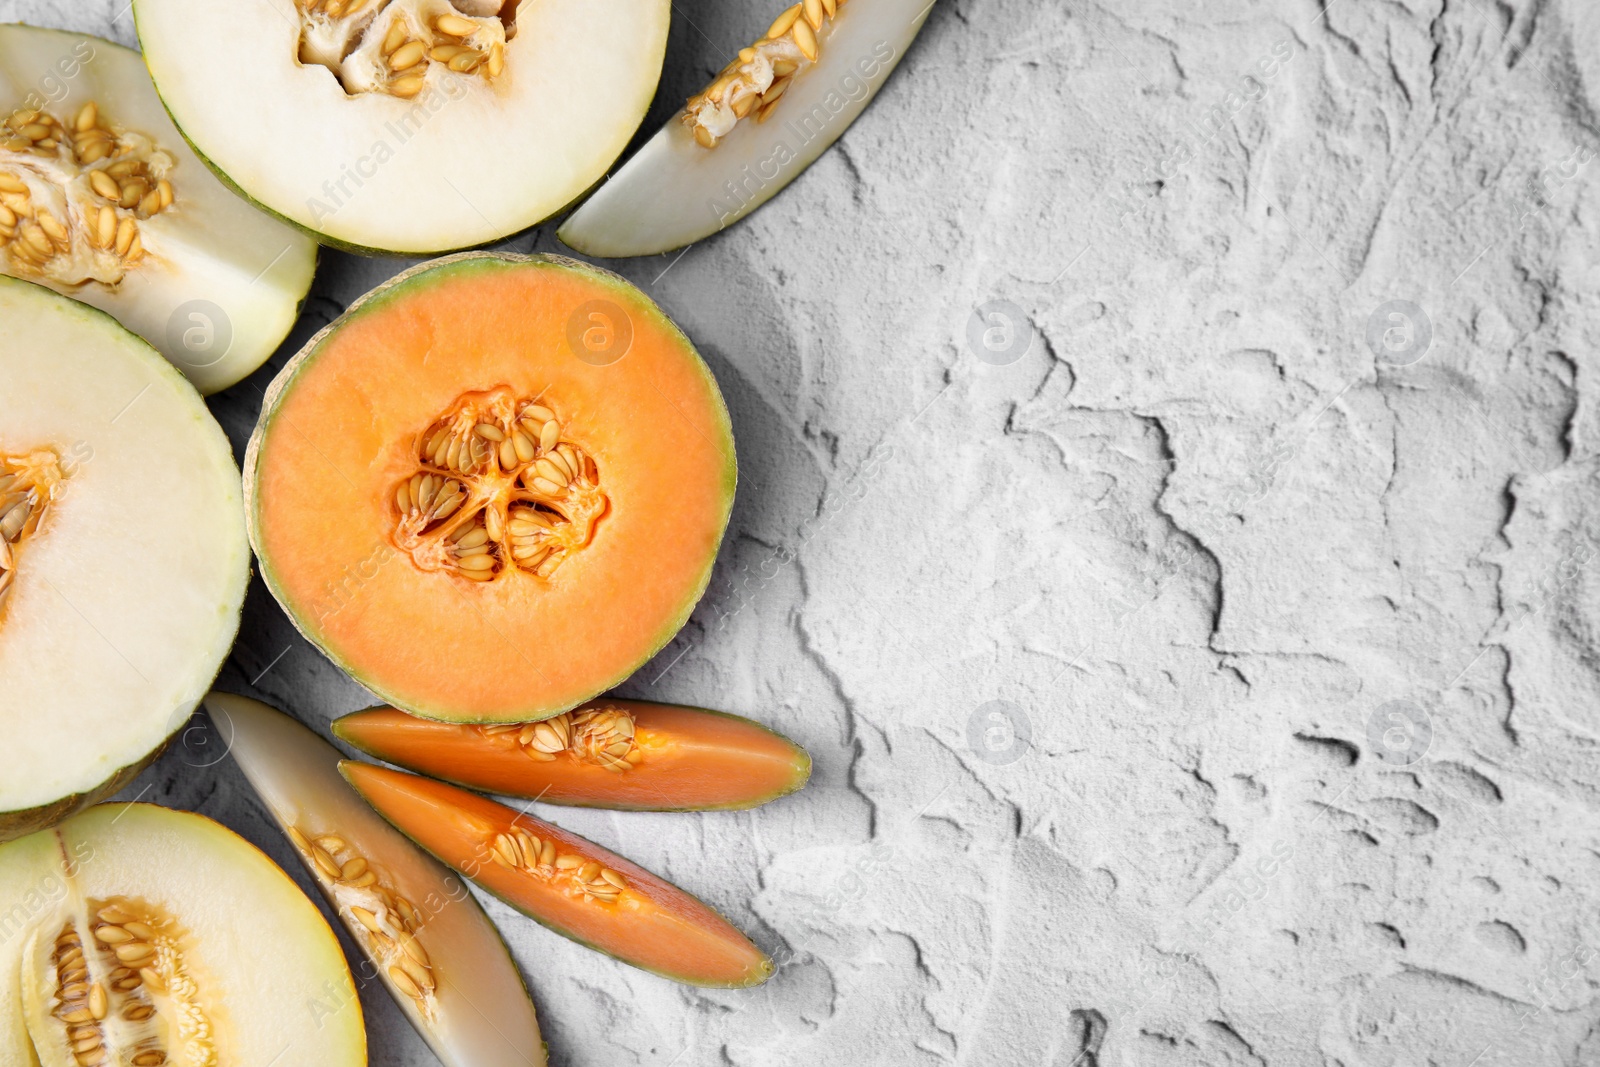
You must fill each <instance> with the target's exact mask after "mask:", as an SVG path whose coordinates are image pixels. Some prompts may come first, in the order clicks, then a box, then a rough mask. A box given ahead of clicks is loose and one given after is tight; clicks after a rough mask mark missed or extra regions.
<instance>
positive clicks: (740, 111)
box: [683, 0, 844, 148]
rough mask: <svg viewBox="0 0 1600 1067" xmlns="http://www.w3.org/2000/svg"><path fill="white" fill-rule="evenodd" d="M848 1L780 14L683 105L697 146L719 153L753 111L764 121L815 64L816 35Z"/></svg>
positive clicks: (829, 0) (825, 1)
mask: <svg viewBox="0 0 1600 1067" xmlns="http://www.w3.org/2000/svg"><path fill="white" fill-rule="evenodd" d="M843 5H844V0H804V3H799V4H795V5H794V6H793V7H791V8H789V9H788V10H786V11H784V13H783V14H781V15H779V16H778V17H777V19H776V21H774V22H773V23H772V25H771V26H770V27H769V28H768V29H767V32H766V36H764V37H762V38H761V39H760V40H759V41H757V42H756V43H755V44H753V45H750V46H749V47H748V48H742V49H740V50H739V55H738V56H737V57H736V58H735V59H734V61H733V62H732V63H729V64H728V65H727V66H726V67H724V68H723V70H722V73H720V74H718V75H717V78H716V80H715V81H713V82H712V83H711V84H710V85H708V86H707V87H706V88H705V90H704V91H702V92H700V93H698V94H697V95H695V96H692V97H690V98H689V102H688V103H687V104H685V105H684V109H683V123H684V125H686V126H688V127H689V128H690V129H691V130H692V131H693V133H694V139H695V141H696V142H697V143H698V144H700V145H701V146H702V147H705V148H715V147H716V146H717V144H718V143H719V142H720V141H721V140H722V138H724V137H726V136H727V135H728V133H729V131H731V130H732V129H733V128H734V127H735V126H736V125H738V123H739V121H740V120H741V119H744V118H746V117H747V116H749V115H750V113H751V112H754V113H755V116H756V121H757V122H766V121H767V119H768V117H770V116H771V114H772V111H773V109H774V108H775V107H777V106H778V101H779V99H781V98H782V96H783V94H784V93H785V92H786V91H787V90H788V88H789V83H790V82H791V81H792V80H793V79H794V77H795V75H796V74H798V73H800V71H802V70H804V69H805V68H806V67H807V66H809V65H810V64H813V63H815V62H816V61H817V55H818V51H819V49H820V47H821V46H820V45H819V44H818V41H817V34H818V33H820V32H821V31H822V28H823V25H824V24H825V23H828V22H830V20H832V19H833V18H834V17H835V16H836V15H837V14H838V11H839V8H840V7H842V6H843Z"/></svg>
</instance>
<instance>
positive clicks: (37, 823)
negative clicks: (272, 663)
mask: <svg viewBox="0 0 1600 1067" xmlns="http://www.w3.org/2000/svg"><path fill="white" fill-rule="evenodd" d="M8 285H25V286H28V287H29V288H31V289H38V290H39V291H40V292H44V293H48V294H50V296H51V297H52V298H54V299H55V300H57V301H58V302H59V303H60V304H61V307H62V312H63V313H76V314H80V315H82V316H83V317H84V318H86V319H95V318H101V319H105V320H106V321H107V322H108V323H110V324H111V325H112V326H113V327H115V328H116V329H117V330H118V331H120V332H121V333H123V334H125V335H127V337H129V338H131V339H132V340H133V341H134V342H136V344H135V345H134V349H135V351H138V352H139V354H140V356H141V357H147V358H148V360H149V362H150V363H151V364H152V365H154V366H156V367H157V368H158V372H159V373H164V374H168V375H170V376H171V377H172V378H173V379H174V380H176V381H180V382H182V383H183V384H184V386H185V387H186V388H188V389H191V390H194V392H195V395H196V397H200V393H199V391H198V390H195V388H194V383H192V382H190V381H189V379H188V378H186V377H184V375H183V372H182V371H180V370H179V369H178V368H177V367H176V366H174V365H173V364H172V363H171V362H169V361H168V360H167V358H166V357H165V356H163V355H162V354H161V353H160V352H158V351H156V348H155V346H154V345H152V344H151V343H150V342H149V341H146V340H145V339H144V338H143V337H140V336H139V335H138V334H136V333H134V332H133V331H132V330H130V329H128V328H127V327H126V326H124V325H122V323H120V322H118V321H117V320H116V317H115V316H113V315H111V314H109V313H107V312H104V311H101V310H100V309H99V308H97V307H90V306H89V305H88V304H85V303H82V302H80V301H77V300H74V299H72V298H71V297H69V296H62V295H61V294H60V293H58V292H56V291H55V290H54V289H51V288H50V287H49V286H46V285H40V284H38V283H37V282H30V281H28V280H26V279H24V278H15V277H12V276H11V275H9V274H0V287H4V286H8ZM200 402H201V404H202V406H204V404H205V400H204V398H203V397H200ZM213 425H215V420H213ZM216 432H217V433H218V434H219V435H220V434H222V427H221V426H216ZM223 444H224V446H225V447H226V448H227V451H228V454H229V455H230V456H232V454H233V446H232V444H230V443H229V442H228V440H227V437H226V436H225V435H224V436H223ZM245 499H246V501H248V499H249V497H248V495H246V498H245ZM249 567H250V561H249V559H248V558H247V559H246V560H245V571H246V577H245V583H246V587H247V588H248V585H249ZM243 618H244V599H243V598H242V597H241V598H240V601H239V607H238V609H237V610H235V611H234V613H233V631H234V633H235V634H236V635H237V634H238V632H239V625H240V623H241V621H242V620H243ZM226 663H227V657H226V656H224V657H223V659H222V662H220V663H218V664H217V675H216V676H220V675H221V673H222V668H223V666H224V665H225V664H226ZM216 676H213V678H212V681H213V682H214V681H215V680H216ZM206 688H207V689H208V690H209V689H210V686H209V685H208V686H207V687H206ZM195 706H196V707H198V706H199V701H198V700H197V701H196V702H195ZM190 714H193V709H191V711H190ZM187 723H188V718H187V716H186V717H185V718H184V719H183V720H182V721H180V722H179V723H178V724H177V725H176V726H174V727H173V728H172V731H171V732H170V733H168V734H167V736H166V737H164V738H162V739H161V741H160V743H159V744H157V745H156V746H155V747H154V748H153V749H151V750H150V752H149V754H148V755H146V756H145V757H144V758H143V759H140V760H138V761H136V762H134V763H130V764H128V765H127V766H126V767H122V768H119V769H118V770H116V771H115V772H113V773H112V775H111V776H110V777H109V778H107V779H106V780H105V781H103V782H101V783H100V784H99V785H97V786H94V787H92V788H90V789H86V790H84V791H83V792H81V793H73V794H71V795H69V796H65V797H62V798H61V799H59V800H56V801H53V802H51V803H49V804H41V805H39V806H37V807H33V808H20V809H18V810H15V811H0V844H4V843H5V842H7V841H14V840H16V839H17V838H19V837H26V836H28V835H29V834H32V833H37V832H38V831H40V830H48V829H50V828H51V827H52V826H56V825H57V824H59V823H61V822H62V821H63V820H65V819H68V818H70V817H72V816H73V815H76V814H78V813H79V812H81V811H84V810H87V809H88V808H91V807H93V806H94V805H96V804H99V803H100V802H101V801H104V800H106V799H108V798H110V797H112V796H115V795H116V794H117V793H118V792H119V791H120V790H122V789H123V788H124V787H126V786H127V785H128V784H129V783H130V782H132V781H133V780H134V779H135V778H137V777H139V775H140V774H141V773H142V772H143V771H144V769H145V768H146V767H148V766H150V765H151V764H152V763H154V762H155V761H156V759H157V758H159V757H160V755H161V753H162V752H164V751H165V750H166V748H167V746H168V745H169V744H171V743H172V739H173V738H174V737H176V736H178V733H179V732H180V731H181V730H182V729H183V728H184V726H185V725H186V724H187Z"/></svg>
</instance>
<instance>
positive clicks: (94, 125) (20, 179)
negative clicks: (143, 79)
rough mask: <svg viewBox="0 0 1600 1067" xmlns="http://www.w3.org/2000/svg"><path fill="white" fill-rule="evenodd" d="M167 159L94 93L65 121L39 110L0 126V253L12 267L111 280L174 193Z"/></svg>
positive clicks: (23, 111) (22, 273)
mask: <svg viewBox="0 0 1600 1067" xmlns="http://www.w3.org/2000/svg"><path fill="white" fill-rule="evenodd" d="M173 166H174V161H173V159H172V156H171V155H169V154H168V153H166V152H164V151H162V150H161V148H160V147H159V146H158V145H156V144H155V142H154V141H152V140H151V139H150V138H149V137H147V136H145V135H144V134H141V133H138V132H136V131H132V130H125V129H121V128H120V127H115V126H112V125H111V124H110V123H109V122H107V121H106V119H105V118H104V116H103V115H102V114H101V112H100V106H99V105H98V104H97V103H95V102H94V101H93V100H90V101H88V102H87V103H85V104H83V105H82V106H81V107H79V108H78V110H77V112H76V113H75V114H74V115H72V116H70V118H69V119H68V120H65V121H63V120H62V119H61V118H58V117H57V116H55V115H52V114H50V113H49V112H48V111H45V110H43V109H40V108H19V109H17V110H15V111H12V112H11V114H10V115H9V116H8V117H7V118H6V120H5V123H4V125H3V126H0V258H3V262H4V265H5V266H6V268H7V271H8V272H9V273H14V274H16V275H17V276H19V277H24V278H28V277H32V278H39V277H43V278H48V279H49V280H51V281H55V282H60V283H62V284H66V285H79V284H83V283H85V282H98V283H100V284H102V285H108V286H109V285H116V284H117V283H118V282H120V281H121V280H122V278H123V276H124V275H125V274H126V273H127V271H128V269H129V268H130V267H132V266H134V265H135V264H137V263H138V262H139V261H140V260H141V259H143V258H144V255H145V248H144V239H143V237H142V236H141V235H140V233H139V223H140V222H142V221H144V220H146V219H150V218H152V217H154V216H156V215H159V214H161V213H162V212H163V211H166V210H167V209H168V208H170V207H172V206H173V204H174V203H175V202H176V200H177V193H176V191H175V190H174V188H173V184H172V181H171V179H170V177H169V175H170V174H171V172H172V169H173Z"/></svg>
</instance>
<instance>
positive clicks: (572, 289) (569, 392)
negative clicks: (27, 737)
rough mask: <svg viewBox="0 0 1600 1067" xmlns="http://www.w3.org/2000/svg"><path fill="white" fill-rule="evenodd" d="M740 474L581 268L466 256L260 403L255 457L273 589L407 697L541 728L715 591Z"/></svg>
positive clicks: (629, 300) (710, 411) (251, 496)
mask: <svg viewBox="0 0 1600 1067" xmlns="http://www.w3.org/2000/svg"><path fill="white" fill-rule="evenodd" d="M736 480H737V469H736V466H735V460H734V450H733V437H732V432H731V427H730V423H729V419H728V412H727V408H726V407H725V406H724V404H723V401H722V394H721V393H720V392H719V391H718V389H717V384H716V381H715V380H714V379H713V378H712V376H711V372H710V371H709V370H708V369H707V367H706V365H705V363H704V362H702V361H701V359H700V357H699V355H698V354H696V352H695V350H694V348H693V346H691V345H690V343H689V341H688V339H687V338H685V337H684V335H683V334H682V332H680V331H679V330H678V328H677V327H676V326H674V325H673V324H672V322H671V321H670V320H669V319H668V318H667V317H666V316H665V315H664V314H663V313H662V312H661V310H660V309H659V308H657V307H656V306H655V304H653V303H651V301H650V300H649V298H647V297H646V296H645V295H644V294H643V293H641V292H639V290H637V289H635V288H634V287H633V286H631V285H629V284H628V283H627V282H626V281H624V280H623V279H621V278H618V277H616V276H614V275H611V274H609V273H606V272H604V271H601V270H599V269H597V268H594V267H589V266H586V265H584V264H580V263H576V262H574V261H571V260H562V259H558V258H553V257H542V256H533V257H528V256H511V255H491V254H482V253H468V254H464V255H460V256H454V257H448V258H446V259H443V260H437V261H434V262H432V263H427V264H424V265H422V266H420V267H417V268H414V269H412V270H411V271H408V272H406V273H405V274H402V275H400V276H399V277H398V278H397V279H395V280H394V281H392V282H390V283H388V284H387V285H385V286H383V287H381V288H379V289H378V290H376V291H374V292H373V293H370V294H368V295H367V296H366V297H364V298H363V299H362V300H360V301H359V302H357V304H356V305H354V306H353V307H352V308H351V309H350V310H349V311H348V312H346V313H345V314H344V315H343V316H341V317H340V318H339V319H338V320H337V321H335V322H334V323H333V324H331V325H330V326H328V327H327V328H326V329H325V330H323V331H322V332H321V333H319V334H318V335H317V336H316V337H314V338H313V339H312V340H311V342H310V343H309V344H308V345H307V346H306V348H305V349H304V350H303V351H302V352H301V353H300V354H299V355H298V356H296V357H295V359H294V360H293V361H292V362H291V363H290V364H289V365H288V366H287V367H285V368H284V370H283V371H282V373H281V374H280V375H279V376H278V378H277V380H276V381H274V383H273V385H272V388H271V389H270V390H269V392H268V394H267V398H266V402H265V404H264V407H263V410H262V414H261V421H260V423H259V425H258V426H257V428H256V432H255V435H254V437H253V438H252V440H251V443H250V448H249V451H248V452H247V454H246V456H245V486H246V494H247V500H246V512H247V519H248V522H249V526H250V531H251V539H252V541H253V543H254V545H255V548H256V553H257V555H258V556H259V558H260V560H261V572H262V575H263V577H264V578H265V579H266V583H267V586H268V588H270V589H271V590H272V592H273V594H274V595H275V596H276V597H277V598H278V601H279V602H280V603H281V604H282V605H283V606H284V608H285V609H286V610H287V611H288V613H289V615H290V616H291V618H293V619H294V621H295V624H296V625H297V626H298V627H299V628H300V630H301V631H302V632H303V633H304V634H306V636H307V637H308V638H310V640H312V641H313V642H314V643H316V644H317V645H318V647H320V648H321V649H322V650H323V652H325V653H326V654H327V655H328V656H329V657H330V658H331V659H333V660H334V661H335V662H336V663H338V664H339V665H340V666H341V667H343V668H344V669H345V670H346V671H348V672H349V673H350V674H351V675H353V676H354V677H355V678H356V679H357V680H358V681H360V682H362V683H363V684H364V685H366V686H367V687H368V688H369V689H371V690H372V691H374V692H375V693H377V694H378V695H379V696H380V697H382V698H383V699H384V700H386V701H388V702H389V703H391V704H394V705H395V706H397V707H400V708H402V709H404V710H405V711H408V712H411V713H412V714H416V715H421V716H424V717H427V718H433V719H441V720H446V721H456V722H524V721H528V720H533V719H541V718H547V717H549V716H551V715H555V714H557V713H559V712H562V711H565V710H567V709H568V708H572V707H574V706H576V705H578V704H580V703H582V702H583V701H585V700H588V699H589V698H591V697H594V696H596V695H597V694H599V693H601V692H603V691H605V690H606V689H609V688H611V687H613V686H615V685H616V684H617V683H619V682H620V681H622V680H623V679H624V678H626V677H627V676H628V675H630V674H631V673H632V672H633V671H634V670H636V669H637V668H638V667H639V666H640V665H641V664H643V663H644V662H645V661H646V660H648V659H649V658H650V657H651V656H652V655H654V654H655V653H656V652H657V651H659V650H660V649H661V648H662V646H664V645H665V644H666V643H667V642H668V641H669V640H671V639H672V637H673V635H674V634H675V633H677V631H678V629H679V628H680V627H681V626H682V625H683V623H684V622H685V621H686V620H687V619H688V617H689V613H690V611H692V610H693V608H694V605H695V602H696V601H697V600H698V599H699V598H700V595H701V593H702V592H704V590H705V587H706V583H707V582H708V581H709V580H710V576H711V567H712V563H713V561H714V560H715V558H716V553H717V547H718V545H719V544H720V542H721V539H722V533H723V530H724V528H725V527H726V526H727V522H728V516H729V513H730V511H731V509H732V505H733V492H734V485H735V482H736Z"/></svg>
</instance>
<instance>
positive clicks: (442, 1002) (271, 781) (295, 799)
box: [206, 693, 545, 1067]
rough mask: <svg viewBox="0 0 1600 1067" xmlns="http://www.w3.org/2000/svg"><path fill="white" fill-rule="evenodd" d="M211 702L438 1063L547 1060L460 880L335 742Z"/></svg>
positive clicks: (248, 773) (238, 706) (242, 763)
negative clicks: (406, 832) (356, 783)
mask: <svg viewBox="0 0 1600 1067" xmlns="http://www.w3.org/2000/svg"><path fill="white" fill-rule="evenodd" d="M206 709H207V710H208V711H209V712H210V713H211V717H212V719H213V720H214V721H215V722H216V725H217V730H218V733H219V734H220V735H221V736H223V737H225V738H228V740H229V742H230V744H229V751H230V752H231V753H232V755H233V758H234V759H235V760H236V761H237V762H238V764H239V767H240V769H241V770H243V771H244V773H245V777H246V778H248V779H249V780H250V784H251V785H252V786H254V787H255V790H256V792H257V793H259V794H260V795H261V799H262V801H264V802H265V803H266V805H267V810H268V811H270V812H271V813H272V817H273V818H274V819H276V820H277V821H278V825H279V826H281V827H282V828H283V831H284V833H285V834H287V835H288V837H289V840H290V841H291V842H292V843H293V845H294V850H295V852H296V853H297V854H298V855H299V857H300V859H301V861H302V862H303V863H304V864H305V866H306V870H307V871H309V872H310V873H311V876H312V877H313V878H314V879H316V882H317V887H318V888H319V889H321V890H322V893H323V895H324V896H326V897H327V899H328V903H329V904H330V905H331V906H332V907H333V909H334V911H335V912H337V913H338V916H339V918H340V920H342V921H343V923H344V925H345V927H346V929H348V930H349V931H350V936H351V937H352V938H354V939H355V942H356V944H358V945H360V946H361V950H362V951H363V952H365V953H366V954H367V958H368V959H369V960H371V961H372V963H373V965H374V968H373V973H376V974H377V975H378V976H379V977H380V978H381V979H382V980H383V983H384V985H385V986H387V987H388V989H389V992H390V993H391V994H392V995H393V996H394V999H395V1002H396V1003H397V1004H399V1005H400V1009H401V1011H403V1012H404V1013H405V1015H406V1017H407V1018H408V1019H410V1020H411V1024H412V1025H413V1026H415V1027H416V1029H417V1032H418V1033H419V1034H421V1035H422V1037H423V1039H424V1040H425V1041H427V1042H428V1045H429V1047H431V1048H432V1049H433V1051H434V1053H435V1054H436V1055H437V1056H438V1057H439V1060H440V1062H442V1063H444V1064H445V1065H446V1067H542V1065H543V1064H544V1062H545V1052H544V1043H543V1041H542V1039H541V1038H540V1036H539V1022H538V1019H537V1018H536V1017H535V1016H534V1011H533V1002H532V1001H530V1000H529V999H528V993H527V991H526V990H525V989H524V988H523V985H522V977H521V975H519V974H518V973H517V968H516V964H514V963H513V962H512V961H511V955H510V953H508V952H507V951H506V947H505V943H504V942H502V941H501V940H500V935H499V934H498V933H497V932H496V931H495V928H494V926H493V924H491V923H490V922H489V919H488V916H486V915H484V913H483V909H482V908H480V907H479V906H478V902H477V901H476V900H474V899H473V897H472V894H471V893H470V892H469V891H468V890H467V887H466V885H465V883H463V882H462V881H461V879H460V878H458V877H457V876H456V875H454V874H452V873H451V872H450V871H449V870H448V869H447V868H445V867H444V866H442V865H441V864H440V863H438V862H437V861H435V860H433V859H431V858H429V857H428V856H426V855H424V854H423V853H422V852H421V851H420V850H418V848H417V847H416V846H415V845H413V844H412V843H411V842H410V841H408V840H406V838H405V837H404V836H403V835H402V834H400V833H399V832H398V831H396V830H395V829H394V827H392V826H390V825H389V824H388V823H386V822H384V821H383V820H382V819H381V818H379V817H378V816H377V814H376V813H374V812H373V810H372V808H370V807H369V806H368V805H366V804H364V803H362V800H361V798H360V796H358V795H357V794H356V792H355V791H354V790H353V789H351V788H350V786H349V784H348V783H347V782H345V780H344V779H343V778H341V777H340V776H339V759H340V757H339V752H338V750H337V749H335V748H334V747H333V746H332V745H330V744H328V743H327V742H326V741H324V740H322V739H321V738H320V737H318V736H317V735H316V734H314V733H312V732H311V730H309V729H307V728H306V727H304V726H302V725H300V723H298V722H296V721H295V720H294V719H292V718H290V717H289V716H288V715H285V714H283V713H282V712H280V711H276V710H274V709H273V708H269V707H268V706H267V705H265V704H263V703H261V702H260V701H256V700H251V699H249V698H248V697H240V696H232V695H229V694H227V693H212V694H211V695H210V696H208V697H207V698H206ZM486 1020H492V1021H493V1024H492V1025H488V1024H487V1023H486Z"/></svg>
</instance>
